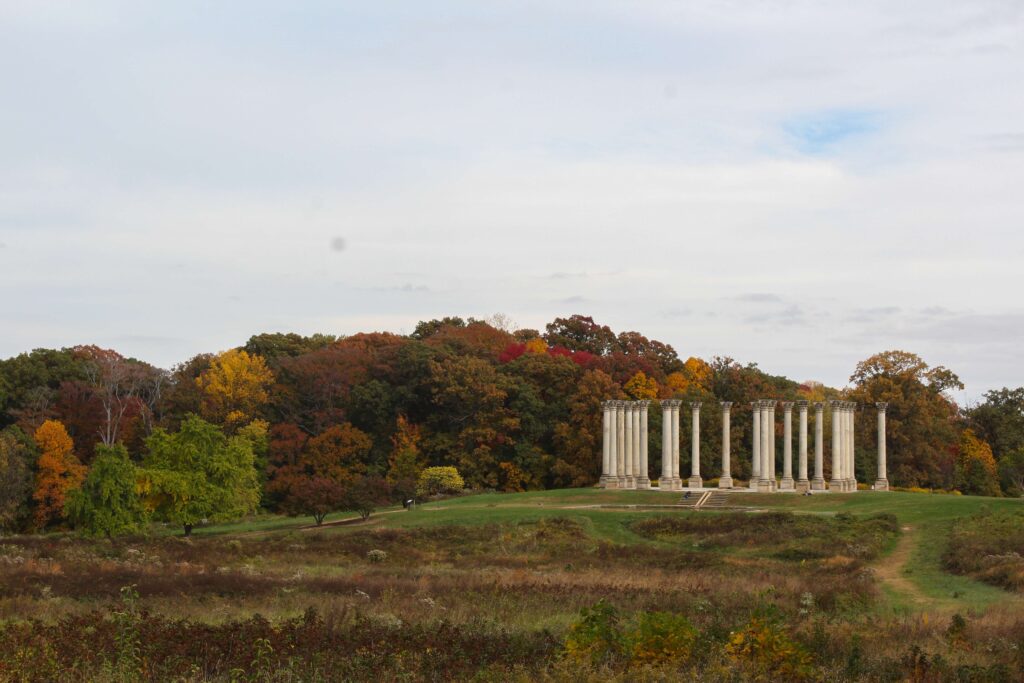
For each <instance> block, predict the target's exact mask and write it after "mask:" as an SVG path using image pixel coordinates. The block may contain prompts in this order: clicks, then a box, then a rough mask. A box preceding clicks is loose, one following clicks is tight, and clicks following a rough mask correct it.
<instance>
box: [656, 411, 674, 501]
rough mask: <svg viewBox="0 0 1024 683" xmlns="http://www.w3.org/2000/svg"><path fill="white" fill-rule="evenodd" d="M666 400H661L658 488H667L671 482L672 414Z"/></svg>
mask: <svg viewBox="0 0 1024 683" xmlns="http://www.w3.org/2000/svg"><path fill="white" fill-rule="evenodd" d="M671 410H672V409H671V408H670V407H669V402H668V401H662V402H661V478H660V479H658V488H660V489H668V488H669V487H670V485H671V483H672V415H671Z"/></svg>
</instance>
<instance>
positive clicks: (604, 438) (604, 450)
mask: <svg viewBox="0 0 1024 683" xmlns="http://www.w3.org/2000/svg"><path fill="white" fill-rule="evenodd" d="M608 412H609V411H608V402H607V401H602V402H601V483H602V484H607V483H608V474H609V473H610V472H611V463H610V462H609V461H608V456H609V454H610V453H611V443H610V440H609V438H608V437H609V434H610V433H611V417H610V416H609V415H608Z"/></svg>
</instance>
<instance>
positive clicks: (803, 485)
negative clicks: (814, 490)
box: [796, 479, 811, 493]
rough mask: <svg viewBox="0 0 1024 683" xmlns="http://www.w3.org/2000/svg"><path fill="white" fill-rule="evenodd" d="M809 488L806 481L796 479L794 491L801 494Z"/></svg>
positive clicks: (808, 483)
mask: <svg viewBox="0 0 1024 683" xmlns="http://www.w3.org/2000/svg"><path fill="white" fill-rule="evenodd" d="M810 488H811V482H809V481H808V480H806V479H797V481H796V490H797V491H799V492H800V493H803V492H805V491H808V490H810Z"/></svg>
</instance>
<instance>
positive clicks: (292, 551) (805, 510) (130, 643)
mask: <svg viewBox="0 0 1024 683" xmlns="http://www.w3.org/2000/svg"><path fill="white" fill-rule="evenodd" d="M857 495H860V496H861V498H860V499H859V500H858V499H856V496H857ZM893 495H894V496H897V497H894V498H885V497H884V496H880V495H871V494H853V495H852V496H848V497H846V498H841V497H839V496H836V497H833V498H832V499H831V500H829V499H828V497H826V496H821V497H818V499H816V500H813V501H811V500H807V499H803V501H806V502H803V501H802V500H799V499H798V497H796V496H790V497H770V498H772V501H766V498H765V497H757V496H742V497H737V499H736V500H737V505H738V506H739V507H737V509H735V510H730V511H722V512H711V511H699V512H694V511H686V510H674V509H644V507H639V508H632V509H630V508H607V507H599V506H600V505H601V504H603V503H606V502H607V501H609V500H612V501H614V502H616V503H627V504H632V503H634V502H636V503H649V502H652V501H654V502H656V503H658V504H660V503H664V502H667V501H666V498H667V497H657V498H651V497H647V498H646V499H645V498H643V496H642V494H641V495H640V497H637V494H625V495H623V496H621V497H619V498H612V497H611V494H610V492H589V491H586V492H580V491H573V492H564V493H562V494H561V495H559V494H558V493H557V492H543V493H540V494H518V495H508V496H498V495H489V496H472V497H465V498H459V499H453V500H448V501H441V502H438V503H432V504H429V505H426V506H422V507H420V508H418V509H416V510H413V511H411V512H398V513H395V514H387V515H377V516H374V517H371V519H370V520H369V521H368V522H366V523H365V524H341V525H337V526H332V527H326V528H322V529H305V528H300V525H299V524H295V523H292V524H287V523H283V522H282V521H281V520H266V523H263V522H255V523H248V524H246V525H244V526H243V525H239V526H238V527H236V529H235V530H233V529H231V528H224V527H220V528H215V529H208V530H205V532H200V533H197V534H196V536H195V537H193V538H191V539H184V538H180V537H176V536H171V535H161V534H154V535H151V536H147V537H138V538H125V539H117V540H114V541H95V540H85V539H79V538H74V537H67V536H57V535H54V536H46V537H12V538H6V539H3V542H2V543H0V620H2V622H3V625H2V626H0V678H2V679H3V680H39V681H43V680H57V679H68V678H69V677H74V678H76V679H79V680H169V679H174V680H196V681H198V680H261V681H262V680H267V681H271V680H281V681H286V680H287V681H296V680H395V679H402V680H437V679H457V680H463V679H469V678H473V679H476V680H510V679H522V680H539V679H548V680H590V679H592V680H608V679H613V680H614V679H616V678H618V679H622V680H643V679H650V680H661V679H665V678H676V677H679V676H699V677H701V678H703V679H704V680H755V679H762V680H769V679H774V680H778V679H779V678H780V677H782V678H793V679H801V678H802V679H807V680H819V679H820V680H825V679H828V680H1020V678H1021V674H1020V672H1021V671H1024V612H1022V611H1020V610H1019V609H1018V606H1019V602H1014V601H1013V598H1012V595H1011V594H1010V593H1007V592H1005V591H1003V590H1002V589H999V588H994V587H992V586H987V585H984V584H981V583H979V582H977V581H975V580H974V579H972V578H969V577H963V576H952V575H950V576H951V577H952V579H953V580H956V581H964V582H972V584H977V585H978V587H977V589H976V590H977V591H978V592H977V593H971V594H970V595H967V594H966V593H965V597H964V599H963V600H962V601H961V602H958V600H959V599H958V598H952V597H947V598H943V599H942V600H940V599H938V598H936V600H935V601H934V604H933V603H932V602H931V601H930V598H928V597H927V596H928V595H929V591H932V590H934V589H935V586H933V585H931V584H930V583H929V581H930V579H929V578H928V575H927V574H926V573H925V574H922V579H921V587H918V584H917V583H913V584H912V585H913V586H915V589H916V588H919V592H918V594H917V595H916V598H917V599H916V600H913V601H911V600H908V599H907V597H908V596H906V595H901V594H900V593H901V590H900V587H899V585H898V584H896V583H895V582H888V581H886V579H885V576H884V575H882V574H880V573H879V572H878V571H876V569H875V568H876V567H881V566H882V564H883V563H885V562H886V558H888V557H889V555H888V553H891V552H892V551H893V549H895V548H897V546H898V544H899V543H900V539H901V538H903V536H902V534H903V533H905V532H904V531H903V529H905V528H907V527H906V524H905V522H910V523H913V524H915V525H917V526H916V527H915V528H920V527H921V526H922V521H921V520H922V519H926V518H927V515H926V514H925V513H922V512H921V511H920V509H919V508H920V507H921V505H928V504H930V505H939V506H948V505H949V503H948V502H947V501H938V502H936V501H931V500H927V499H929V498H937V497H930V496H927V495H924V494H919V500H920V501H921V503H920V504H918V505H917V506H914V505H913V501H909V503H908V502H907V501H906V499H905V496H913V495H915V494H893ZM779 498H787V499H788V500H785V501H782V502H779V503H776V502H774V501H775V500H777V499H779ZM822 499H824V500H822ZM869 499H870V502H871V504H870V505H869V504H868V503H866V502H865V501H868V500H869ZM848 500H852V501H853V502H852V503H850V502H847V501H848ZM766 502H770V503H771V505H770V506H768V507H776V508H790V509H766ZM752 503H753V504H752ZM956 504H957V505H961V503H956ZM975 507H977V506H975ZM847 508H852V509H853V511H849V510H848V509H847ZM887 509H888V510H891V511H890V512H887V511H886V510H887ZM965 509H966V508H965ZM908 510H913V512H912V513H908V512H907V511H908ZM976 512H977V510H975V511H974V512H971V513H970V514H975V513H976ZM970 514H964V515H961V514H959V512H955V513H949V514H947V516H946V517H942V519H948V520H949V521H950V523H958V524H967V523H968V522H969V520H970V519H972V517H971V516H970ZM922 515H923V516H922ZM934 518H935V519H939V518H940V515H939V514H938V513H936V515H935V516H934ZM958 520H959V521H958ZM964 520H967V521H964ZM931 538H932V536H928V535H926V534H925V535H921V536H920V540H922V541H925V540H928V539H931ZM912 540H913V541H914V543H917V541H918V540H919V537H918V536H916V535H915V537H914V539H912ZM915 547H916V546H915ZM915 552H916V551H915ZM940 552H941V549H940ZM910 555H912V553H911V554H909V555H908V556H910ZM922 561H923V560H922ZM907 564H908V567H907V568H909V569H910V570H913V566H911V565H912V563H911V562H910V561H909V560H908V561H907ZM907 568H904V570H903V571H906V569H907ZM890 569H891V568H890ZM933 569H934V568H933ZM907 576H909V578H907V581H910V582H915V581H917V580H918V579H917V577H916V576H914V575H913V574H909V575H907ZM906 585H910V584H906ZM957 585H960V584H957ZM971 590H975V589H974V588H972V589H971ZM990 591H995V592H997V593H1000V594H1002V595H1004V596H1006V599H1004V600H992V601H988V602H987V601H986V599H983V598H982V597H979V596H988V595H990ZM921 596H924V600H925V602H923V603H922V599H921ZM595 606H601V607H600V609H598V608H596V607H595ZM659 615H661V616H659ZM691 631H692V637H687V638H682V639H681V638H679V637H678V634H679V633H684V632H685V633H690V632H691ZM671 634H677V635H676V636H672V635H671ZM652 653H653V654H652Z"/></svg>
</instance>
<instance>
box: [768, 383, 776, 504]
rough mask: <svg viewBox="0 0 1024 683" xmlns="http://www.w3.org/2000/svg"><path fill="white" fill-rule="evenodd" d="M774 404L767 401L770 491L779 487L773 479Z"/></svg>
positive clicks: (774, 402)
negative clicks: (770, 422) (769, 439)
mask: <svg viewBox="0 0 1024 683" xmlns="http://www.w3.org/2000/svg"><path fill="white" fill-rule="evenodd" d="M775 404H776V401H769V406H768V416H769V418H770V419H771V421H772V428H771V431H769V434H770V435H771V441H769V442H768V444H769V446H768V472H769V475H768V480H769V481H770V482H771V485H772V491H774V490H775V489H776V488H778V486H779V482H778V480H777V479H776V478H775Z"/></svg>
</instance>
